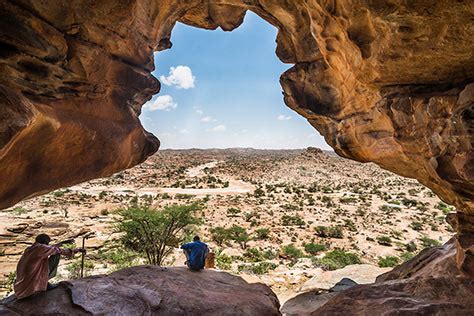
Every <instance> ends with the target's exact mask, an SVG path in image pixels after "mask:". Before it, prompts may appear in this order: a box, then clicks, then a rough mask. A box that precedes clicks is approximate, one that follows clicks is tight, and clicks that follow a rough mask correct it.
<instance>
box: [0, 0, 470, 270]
mask: <svg viewBox="0 0 474 316" xmlns="http://www.w3.org/2000/svg"><path fill="white" fill-rule="evenodd" d="M0 6H1V10H0V12H1V14H0V25H1V27H0V73H1V74H2V76H0V131H1V134H0V180H1V181H0V208H5V207H8V206H10V205H13V204H14V203H16V202H18V201H19V200H21V199H24V198H26V197H29V196H32V195H35V194H40V193H44V192H46V191H49V190H52V189H55V188H59V187H62V186H67V185H71V184H73V183H78V182H81V181H84V180H87V179H91V178H95V177H102V176H105V175H110V174H112V173H114V172H116V171H118V170H121V169H124V168H128V167H130V166H133V165H135V164H137V163H139V162H141V161H143V160H144V159H145V158H146V157H147V156H149V155H150V154H152V153H153V152H155V151H156V150H157V149H158V147H159V142H158V140H157V139H156V138H155V137H154V136H152V135H150V134H149V133H147V132H146V131H144V130H143V128H142V126H141V124H140V122H139V120H138V117H137V115H138V114H139V113H140V110H141V106H142V105H143V104H144V102H145V101H146V100H148V99H150V97H151V96H152V94H154V93H156V92H158V91H159V82H158V80H157V79H156V78H154V77H153V76H152V75H151V71H152V70H153V69H154V65H153V58H152V57H153V55H152V54H153V51H156V50H163V49H167V48H170V47H171V39H170V37H171V30H172V28H173V26H174V24H175V23H176V22H177V21H181V22H184V23H187V24H190V25H194V26H197V27H201V28H208V29H214V28H217V27H219V26H220V27H221V28H222V29H224V30H232V29H234V28H236V27H238V26H239V25H240V24H241V23H242V21H243V17H244V15H245V12H246V10H252V11H254V12H255V13H257V14H258V15H260V16H261V17H262V18H264V19H265V20H267V21H268V22H269V23H271V24H273V25H274V26H276V27H277V28H278V30H279V31H278V35H277V39H276V40H277V50H276V54H277V55H278V57H279V58H280V59H281V60H282V61H283V62H286V63H292V64H294V66H293V67H292V68H290V69H289V70H288V71H286V72H285V73H284V74H283V75H282V77H281V79H280V81H281V84H282V87H283V90H284V98H285V102H286V104H287V105H288V106H289V107H291V108H292V109H294V110H295V111H297V112H298V113H300V114H301V115H303V116H304V117H306V118H307V119H308V121H309V122H310V123H311V124H312V125H313V126H314V127H315V128H317V129H318V130H319V131H320V132H321V133H322V135H324V137H325V138H326V141H327V142H328V143H329V144H330V145H331V146H332V147H333V148H334V149H335V150H336V152H337V153H338V154H340V155H342V156H344V157H347V158H351V159H355V160H358V161H363V162H366V161H373V162H376V163H377V164H379V165H380V166H382V167H383V168H385V169H388V170H391V171H393V172H396V173H398V174H401V175H404V176H408V177H413V178H416V179H418V180H419V181H420V182H421V183H423V184H425V185H426V186H428V187H430V188H431V189H433V190H434V191H435V192H436V193H437V194H438V195H439V196H440V197H441V198H442V199H443V200H445V201H446V202H449V203H451V204H453V205H455V206H456V207H457V208H458V209H459V212H460V214H459V216H458V221H459V225H458V236H459V241H458V244H457V248H458V258H457V262H458V267H459V268H461V269H463V270H464V271H473V269H472V265H473V264H474V263H473V262H474V259H473V258H474V254H473V253H474V250H473V248H474V227H473V224H472V223H473V222H474V220H472V217H473V216H474V162H473V156H474V151H473V149H472V147H473V143H474V139H473V138H474V132H473V130H474V126H473V124H474V123H473V122H474V119H473V117H474V83H473V79H474V78H473V74H474V57H473V54H474V53H473V52H474V49H473V46H474V45H473V40H472V39H473V38H474V25H473V23H472V16H473V14H474V2H473V1H455V0H449V1H401V0H395V1H392V0H391V1H368V0H348V1H337V0H319V1H307V2H304V3H302V2H299V1H282V0H268V1H263V0H260V1H258V0H257V1H240V0H218V1H202V0H189V1H171V0H165V1H149V0H131V1H125V2H117V1H111V0H107V1H96V2H89V1H85V0H75V1H66V0H63V1H54V2H51V1H32V0H21V1H15V2H13V1H7V0H2V1H1V2H0Z"/></svg>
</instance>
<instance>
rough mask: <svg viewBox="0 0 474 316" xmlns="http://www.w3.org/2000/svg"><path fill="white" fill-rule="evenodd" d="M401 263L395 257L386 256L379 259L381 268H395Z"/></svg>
mask: <svg viewBox="0 0 474 316" xmlns="http://www.w3.org/2000/svg"><path fill="white" fill-rule="evenodd" d="M399 262H400V259H399V258H398V257H395V256H386V257H380V258H379V262H378V264H379V267H381V268H387V267H394V266H396V265H397V264H398V263H399Z"/></svg>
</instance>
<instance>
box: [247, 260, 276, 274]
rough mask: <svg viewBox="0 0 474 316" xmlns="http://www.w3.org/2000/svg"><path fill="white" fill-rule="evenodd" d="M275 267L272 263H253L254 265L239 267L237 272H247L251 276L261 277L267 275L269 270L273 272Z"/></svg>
mask: <svg viewBox="0 0 474 316" xmlns="http://www.w3.org/2000/svg"><path fill="white" fill-rule="evenodd" d="M276 267H277V265H276V264H275V263H273V262H267V261H263V262H259V263H254V264H242V265H239V267H238V270H239V272H242V271H248V272H251V273H253V274H258V275H261V274H265V273H268V271H270V270H275V268H276Z"/></svg>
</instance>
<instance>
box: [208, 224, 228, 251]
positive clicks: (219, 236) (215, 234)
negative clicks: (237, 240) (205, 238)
mask: <svg viewBox="0 0 474 316" xmlns="http://www.w3.org/2000/svg"><path fill="white" fill-rule="evenodd" d="M210 232H211V238H212V240H213V241H215V243H216V244H217V245H218V246H222V244H223V243H225V242H226V241H227V240H229V238H230V236H229V232H228V231H227V229H225V228H224V227H220V226H219V227H214V228H211V229H210Z"/></svg>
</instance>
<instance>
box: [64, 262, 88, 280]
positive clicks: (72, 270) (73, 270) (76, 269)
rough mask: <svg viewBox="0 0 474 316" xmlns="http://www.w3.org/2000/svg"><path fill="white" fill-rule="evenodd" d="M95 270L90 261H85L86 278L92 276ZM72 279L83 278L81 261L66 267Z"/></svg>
mask: <svg viewBox="0 0 474 316" xmlns="http://www.w3.org/2000/svg"><path fill="white" fill-rule="evenodd" d="M93 269H94V264H93V263H92V262H91V261H90V260H86V261H84V276H88V275H90V273H91V272H92V270H93ZM66 270H67V271H68V272H69V278H70V279H79V278H80V277H81V259H78V260H75V261H73V262H71V263H70V264H68V265H67V266H66Z"/></svg>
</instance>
